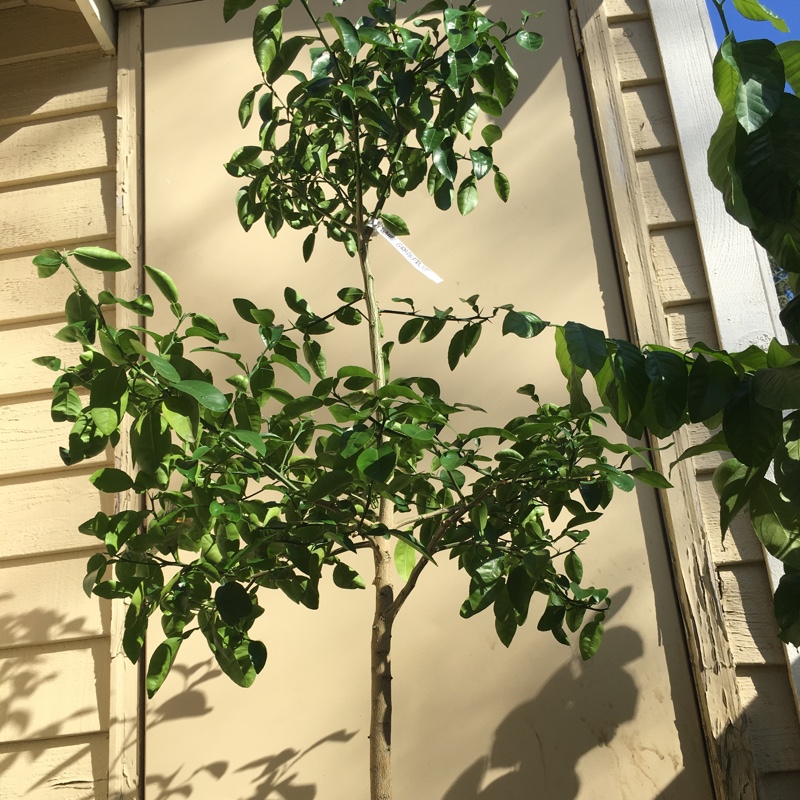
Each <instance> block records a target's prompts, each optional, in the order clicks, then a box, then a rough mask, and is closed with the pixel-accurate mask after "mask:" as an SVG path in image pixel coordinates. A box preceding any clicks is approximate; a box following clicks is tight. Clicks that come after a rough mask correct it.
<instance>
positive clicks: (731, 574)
mask: <svg viewBox="0 0 800 800" xmlns="http://www.w3.org/2000/svg"><path fill="white" fill-rule="evenodd" d="M718 575H719V585H720V595H721V599H722V607H723V609H724V611H725V621H726V623H727V628H728V638H729V640H730V643H731V649H732V650H733V655H734V657H735V659H736V663H737V665H739V664H769V665H771V666H781V665H785V664H786V659H785V656H784V652H783V644H782V643H781V641H780V639H778V626H777V624H776V622H775V614H774V612H773V610H772V591H771V589H770V585H769V578H768V576H767V570H766V567H765V566H764V565H763V564H738V565H736V566H730V567H721V568H720V569H719V570H718Z"/></svg>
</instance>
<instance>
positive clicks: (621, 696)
mask: <svg viewBox="0 0 800 800" xmlns="http://www.w3.org/2000/svg"><path fill="white" fill-rule="evenodd" d="M601 654H602V655H601ZM642 654H643V649H642V640H641V638H640V637H639V635H638V634H637V633H636V632H635V631H634V630H633V629H631V628H627V627H621V628H612V629H611V630H609V631H608V632H607V634H606V637H605V640H604V642H603V645H602V647H601V650H600V654H598V656H596V658H598V659H599V658H601V657H603V658H604V660H605V661H606V663H605V665H604V669H603V683H609V684H613V686H614V695H613V701H612V700H611V699H610V698H609V697H608V696H607V694H606V693H605V692H603V690H602V686H598V685H594V684H593V680H592V676H591V673H589V672H585V671H582V670H581V668H580V666H578V665H576V664H575V663H574V662H571V663H567V664H565V665H564V666H562V667H561V668H560V669H559V670H558V671H557V672H556V673H555V675H553V677H552V678H551V679H550V680H549V681H548V682H547V684H546V685H545V686H544V687H543V688H542V690H541V692H540V693H539V694H538V695H537V696H536V697H534V698H533V699H532V700H529V701H527V702H525V703H523V704H522V705H519V706H517V707H516V708H515V709H514V710H513V711H512V712H511V713H510V714H509V715H508V716H507V717H506V718H505V719H504V720H503V722H502V724H501V725H500V727H499V728H498V729H497V730H496V731H495V734H494V741H493V742H492V746H491V749H490V751H489V753H488V754H487V755H486V756H484V757H482V758H479V759H478V760H477V761H475V762H474V763H473V764H471V765H470V766H469V767H468V768H467V769H466V770H464V772H463V773H462V774H461V775H460V776H459V777H458V778H457V779H456V781H455V782H454V783H453V785H452V786H451V787H450V789H449V790H448V792H447V793H446V794H445V796H444V798H443V799H442V800H511V799H512V798H522V797H530V796H532V795H531V791H532V789H533V787H536V789H535V796H537V797H542V798H547V800H572V799H573V798H575V797H577V796H578V792H579V790H580V780H579V777H578V773H577V770H576V767H577V765H578V762H579V761H580V760H581V758H582V757H583V756H585V755H586V754H587V753H588V752H590V751H591V750H593V749H594V748H596V747H604V746H607V745H608V744H609V743H610V742H611V740H612V739H613V738H614V736H615V735H616V732H617V728H618V727H619V726H620V725H621V724H622V723H624V722H628V721H629V720H632V719H633V717H634V714H635V712H636V705H637V696H638V692H637V688H636V685H635V683H634V681H633V678H632V677H631V675H630V674H629V673H628V672H627V671H626V669H625V667H626V665H627V664H629V663H631V662H633V661H635V660H636V659H637V658H640V657H641V656H642ZM555 720H558V723H557V724H554V721H555Z"/></svg>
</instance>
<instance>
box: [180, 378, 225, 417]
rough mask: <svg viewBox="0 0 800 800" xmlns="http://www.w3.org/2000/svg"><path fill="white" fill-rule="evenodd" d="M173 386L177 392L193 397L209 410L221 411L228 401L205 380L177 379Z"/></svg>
mask: <svg viewBox="0 0 800 800" xmlns="http://www.w3.org/2000/svg"><path fill="white" fill-rule="evenodd" d="M174 388H175V389H177V390H178V391H179V392H183V393H184V394H188V395H189V396H190V397H194V399H195V400H197V402H198V403H200V405H201V406H203V407H204V408H207V409H209V410H210V411H216V412H218V413H219V412H222V411H225V410H227V408H228V401H227V399H226V398H225V395H224V394H223V393H222V392H221V391H220V390H219V389H217V387H216V386H214V385H213V384H212V383H206V382H205V381H192V380H189V381H178V383H176V384H175V385H174Z"/></svg>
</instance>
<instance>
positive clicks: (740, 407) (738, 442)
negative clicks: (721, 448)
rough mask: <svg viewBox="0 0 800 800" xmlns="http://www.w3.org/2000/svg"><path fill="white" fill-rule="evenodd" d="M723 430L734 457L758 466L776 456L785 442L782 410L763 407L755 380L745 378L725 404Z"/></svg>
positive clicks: (749, 464)
mask: <svg viewBox="0 0 800 800" xmlns="http://www.w3.org/2000/svg"><path fill="white" fill-rule="evenodd" d="M722 430H723V432H724V434H725V441H726V442H727V443H728V448H729V449H730V451H731V453H733V455H734V457H735V458H737V459H739V461H741V462H742V463H743V464H747V465H748V466H750V467H758V466H761V465H762V464H764V463H766V462H767V461H769V460H770V459H771V458H772V456H773V454H774V453H775V448H776V447H777V446H778V443H779V442H780V441H781V438H782V433H783V425H782V417H781V412H780V411H777V410H775V409H772V408H765V407H764V406H762V405H761V404H760V403H759V402H758V401H757V399H756V395H755V389H754V382H753V381H752V380H748V379H745V380H744V381H742V383H741V384H740V385H739V387H738V389H737V390H736V394H735V395H734V396H733V399H731V400H730V402H729V403H728V404H727V405H726V406H725V411H724V413H723V417H722Z"/></svg>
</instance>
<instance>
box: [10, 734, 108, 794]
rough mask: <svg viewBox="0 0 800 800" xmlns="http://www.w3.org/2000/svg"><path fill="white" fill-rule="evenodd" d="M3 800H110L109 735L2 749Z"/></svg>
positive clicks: (26, 744) (16, 745)
mask: <svg viewBox="0 0 800 800" xmlns="http://www.w3.org/2000/svg"><path fill="white" fill-rule="evenodd" d="M0 775H2V781H0V800H19V798H22V797H25V798H29V800H107V798H108V791H107V789H108V734H105V733H97V734H93V735H92V734H90V735H88V736H75V737H69V738H68V739H64V740H60V739H50V740H46V741H43V742H36V743H35V745H33V746H32V745H31V744H30V743H28V742H23V743H20V744H9V745H0Z"/></svg>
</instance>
